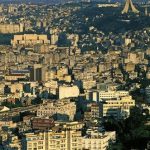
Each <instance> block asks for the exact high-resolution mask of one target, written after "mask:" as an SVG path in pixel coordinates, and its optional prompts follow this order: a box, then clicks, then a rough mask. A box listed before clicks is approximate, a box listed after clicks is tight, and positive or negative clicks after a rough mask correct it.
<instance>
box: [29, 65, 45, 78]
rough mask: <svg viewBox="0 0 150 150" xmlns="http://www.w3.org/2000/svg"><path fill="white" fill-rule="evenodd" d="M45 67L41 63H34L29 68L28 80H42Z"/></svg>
mask: <svg viewBox="0 0 150 150" xmlns="http://www.w3.org/2000/svg"><path fill="white" fill-rule="evenodd" d="M45 70H46V68H45V67H44V66H42V65H41V64H34V65H33V66H32V67H31V68H30V80H31V81H44V80H45Z"/></svg>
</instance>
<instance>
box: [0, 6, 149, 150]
mask: <svg viewBox="0 0 150 150" xmlns="http://www.w3.org/2000/svg"><path fill="white" fill-rule="evenodd" d="M99 7H100V6H99ZM104 7H105V6H104ZM78 9H79V8H78V7H76V6H75V7H74V8H73V9H72V8H70V7H68V8H63V7H62V8H61V9H60V8H58V7H56V6H54V7H51V6H45V5H44V6H43V5H42V4H41V5H32V4H31V5H30V4H28V5H27V4H22V5H19V4H18V5H17V6H14V5H10V6H8V7H6V6H1V7H0V15H2V16H3V14H6V16H5V17H4V18H3V19H2V20H1V17H0V20H1V23H0V33H3V34H6V33H11V34H12V33H13V34H14V35H13V38H12V39H11V40H10V45H0V149H8V150H14V149H17V150H83V149H87V150H106V149H108V148H109V147H111V144H113V143H114V142H115V141H116V131H111V132H107V131H105V129H104V127H103V125H102V124H101V122H102V121H103V120H105V119H109V118H114V119H115V120H123V119H126V118H128V117H129V116H130V113H131V109H132V108H133V107H135V106H136V100H135V99H134V98H133V97H132V95H131V93H132V92H133V91H134V90H137V89H138V90H139V89H140V87H142V86H141V82H140V81H141V80H143V79H146V80H149V79H150V68H149V65H148V63H149V56H150V49H146V50H145V51H141V50H139V49H136V50H134V48H135V46H137V45H138V44H139V43H140V42H142V41H140V42H139V41H138V40H135V38H134V36H138V34H140V33H134V34H133V35H132V34H130V33H129V35H130V36H129V35H128V36H127V35H122V36H121V39H119V38H120V37H117V36H115V35H114V36H113V35H109V36H106V35H104V34H103V33H102V32H99V31H97V30H96V29H95V28H94V27H90V28H89V32H88V33H87V35H85V34H82V35H80V34H77V33H76V32H74V33H69V32H68V33H67V30H69V29H70V28H69V23H70V20H71V19H74V20H77V19H76V18H74V17H76V16H75V15H74V16H71V17H69V16H70V15H72V14H73V12H76V11H78ZM39 10H40V11H39ZM12 14H13V16H15V17H17V18H18V19H16V20H15V19H14V20H15V21H14V20H13V19H11V17H12ZM37 14H38V16H39V17H38V16H37ZM62 18H64V19H63V20H62ZM66 18H67V19H66ZM86 20H88V18H86ZM95 32H96V34H95ZM141 32H142V31H141ZM144 32H145V34H144V35H143V36H144V37H145V38H146V37H147V36H148V34H149V32H150V31H149V30H148V29H147V30H145V31H144ZM17 33H19V34H17ZM142 33H143V32H142ZM145 35H146V36H145ZM90 37H93V39H92V40H96V41H97V42H95V43H98V44H100V45H101V46H102V45H105V43H107V42H108V43H110V47H108V52H107V53H106V52H105V51H103V50H100V48H97V50H96V51H94V50H92V49H91V50H87V51H84V50H83V49H84V48H85V47H86V46H88V47H89V46H90V45H91V43H90V42H91V41H92V40H89V39H90ZM145 38H144V39H145ZM117 40H120V41H123V43H122V45H121V46H118V45H115V43H117V42H116V41H117ZM63 42H64V43H65V44H64V43H63ZM63 44H64V45H63ZM128 81H131V82H130V84H127V83H128ZM136 81H138V82H136ZM140 92H141V93H142V92H143V93H145V95H146V97H145V99H144V100H145V101H146V103H147V102H150V87H149V86H148V87H146V88H145V89H144V88H142V89H140ZM145 107H148V108H149V106H147V105H143V108H145Z"/></svg>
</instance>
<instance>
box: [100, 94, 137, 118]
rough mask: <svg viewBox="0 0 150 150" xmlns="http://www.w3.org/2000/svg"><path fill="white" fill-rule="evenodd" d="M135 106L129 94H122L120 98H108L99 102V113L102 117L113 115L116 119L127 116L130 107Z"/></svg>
mask: <svg viewBox="0 0 150 150" xmlns="http://www.w3.org/2000/svg"><path fill="white" fill-rule="evenodd" d="M134 106H135V100H133V99H132V97H131V96H124V97H121V98H120V99H117V98H116V99H109V100H105V102H104V103H101V109H100V110H101V115H102V116H103V117H110V116H113V117H115V118H116V119H121V118H127V117H129V115H130V109H131V108H132V107H134Z"/></svg>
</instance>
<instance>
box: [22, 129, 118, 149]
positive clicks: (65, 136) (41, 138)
mask: <svg viewBox="0 0 150 150" xmlns="http://www.w3.org/2000/svg"><path fill="white" fill-rule="evenodd" d="M115 139H116V134H115V132H106V133H104V134H102V133H99V132H98V131H97V130H94V131H93V132H91V133H87V135H86V136H84V137H83V136H82V134H81V131H79V130H61V131H47V132H39V133H27V134H25V138H24V139H23V140H22V144H23V148H22V150H35V149H36V150H83V149H88V150H106V149H107V148H108V146H109V143H110V141H115Z"/></svg>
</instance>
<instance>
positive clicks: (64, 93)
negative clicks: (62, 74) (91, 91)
mask: <svg viewBox="0 0 150 150" xmlns="http://www.w3.org/2000/svg"><path fill="white" fill-rule="evenodd" d="M79 94H80V91H79V88H78V86H76V85H71V86H66V85H64V86H60V87H59V99H63V98H69V97H78V96H79Z"/></svg>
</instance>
